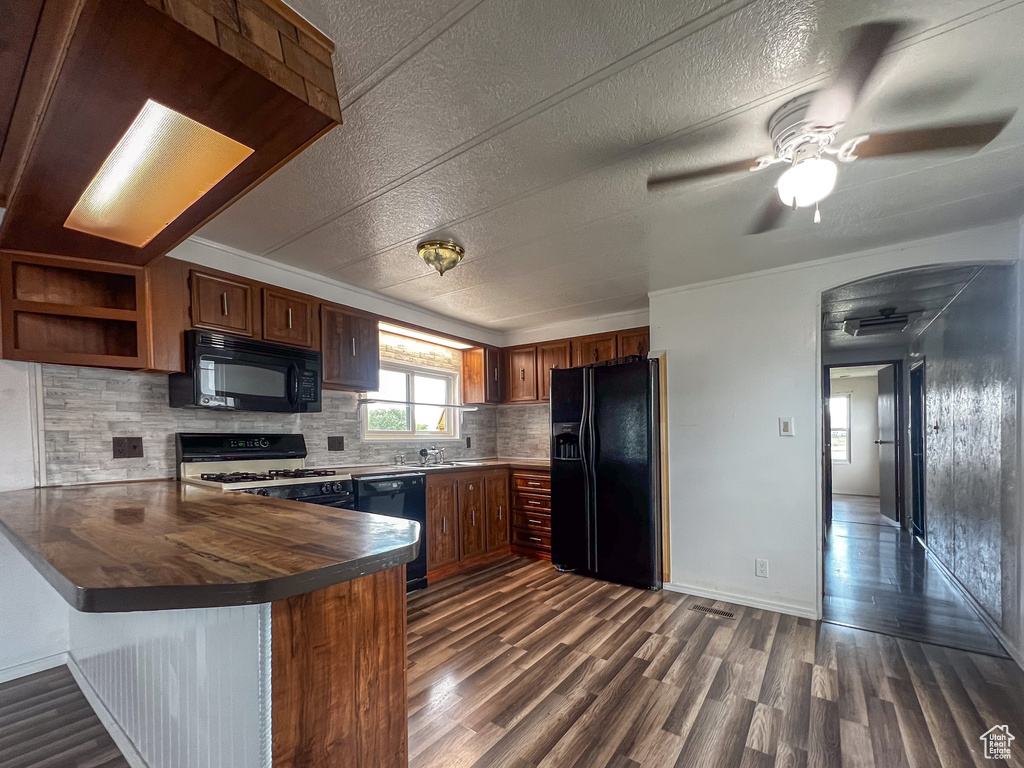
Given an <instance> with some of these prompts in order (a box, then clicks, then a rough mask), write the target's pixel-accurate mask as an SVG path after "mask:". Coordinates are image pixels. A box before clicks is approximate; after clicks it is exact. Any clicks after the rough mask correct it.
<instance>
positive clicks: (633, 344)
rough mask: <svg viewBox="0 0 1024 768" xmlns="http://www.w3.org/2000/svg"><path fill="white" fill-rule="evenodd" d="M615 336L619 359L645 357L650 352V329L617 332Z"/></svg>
mask: <svg viewBox="0 0 1024 768" xmlns="http://www.w3.org/2000/svg"><path fill="white" fill-rule="evenodd" d="M616 335H617V337H618V338H617V344H618V348H619V349H618V355H619V357H629V356H631V355H639V356H640V357H647V353H648V352H650V351H651V329H650V328H633V329H632V330H629V331H619V332H618V334H616Z"/></svg>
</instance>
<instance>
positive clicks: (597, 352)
mask: <svg viewBox="0 0 1024 768" xmlns="http://www.w3.org/2000/svg"><path fill="white" fill-rule="evenodd" d="M572 356H573V363H574V365H590V364H591V363H603V362H606V361H608V360H614V359H615V358H616V357H618V346H617V343H616V338H615V334H614V333H598V334H595V335H593V336H581V337H579V338H576V339H573V340H572Z"/></svg>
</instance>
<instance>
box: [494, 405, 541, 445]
mask: <svg viewBox="0 0 1024 768" xmlns="http://www.w3.org/2000/svg"><path fill="white" fill-rule="evenodd" d="M549 418H550V411H549V410H548V404H547V403H542V404H540V405H499V406H498V426H497V430H498V439H497V442H498V455H499V456H509V457H514V458H517V459H546V458H548V457H549V456H550V455H551V440H550V438H549V437H548V435H549V431H550V430H549V428H548V424H549Z"/></svg>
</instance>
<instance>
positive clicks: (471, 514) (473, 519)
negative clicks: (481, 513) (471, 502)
mask: <svg viewBox="0 0 1024 768" xmlns="http://www.w3.org/2000/svg"><path fill="white" fill-rule="evenodd" d="M469 519H470V520H471V521H472V522H473V525H476V510H475V509H474V510H473V511H472V512H470V513H469Z"/></svg>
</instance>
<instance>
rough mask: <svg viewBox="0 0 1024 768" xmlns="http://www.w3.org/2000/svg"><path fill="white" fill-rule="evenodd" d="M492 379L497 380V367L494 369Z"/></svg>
mask: <svg viewBox="0 0 1024 768" xmlns="http://www.w3.org/2000/svg"><path fill="white" fill-rule="evenodd" d="M494 380H495V381H497V380H498V369H497V368H495V369H494Z"/></svg>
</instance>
